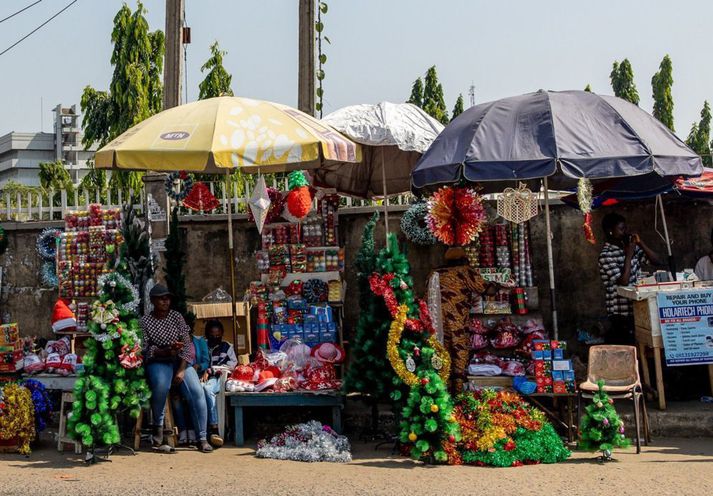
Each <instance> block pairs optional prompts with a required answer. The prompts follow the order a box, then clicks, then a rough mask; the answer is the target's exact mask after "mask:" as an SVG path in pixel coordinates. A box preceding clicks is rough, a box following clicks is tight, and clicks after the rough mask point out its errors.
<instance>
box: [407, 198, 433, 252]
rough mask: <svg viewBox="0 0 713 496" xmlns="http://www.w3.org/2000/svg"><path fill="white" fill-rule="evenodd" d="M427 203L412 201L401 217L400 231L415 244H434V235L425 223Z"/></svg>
mask: <svg viewBox="0 0 713 496" xmlns="http://www.w3.org/2000/svg"><path fill="white" fill-rule="evenodd" d="M427 213H428V204H427V203H426V202H418V203H414V204H413V205H411V206H410V207H409V209H408V210H406V212H404V215H403V217H401V231H403V233H404V234H405V235H406V239H408V240H409V241H411V242H412V243H415V244H417V245H433V244H436V241H437V240H436V237H435V236H434V235H433V233H432V232H431V230H430V229H429V228H428V226H427V225H426V214H427Z"/></svg>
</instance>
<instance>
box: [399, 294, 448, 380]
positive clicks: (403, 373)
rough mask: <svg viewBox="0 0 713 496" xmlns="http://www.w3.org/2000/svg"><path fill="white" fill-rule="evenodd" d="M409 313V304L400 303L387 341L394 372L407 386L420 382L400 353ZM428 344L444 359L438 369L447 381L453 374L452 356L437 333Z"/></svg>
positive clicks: (429, 339) (442, 377) (439, 373)
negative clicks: (439, 339)
mask: <svg viewBox="0 0 713 496" xmlns="http://www.w3.org/2000/svg"><path fill="white" fill-rule="evenodd" d="M407 313H408V306H406V305H399V307H398V310H397V311H396V317H395V318H394V320H392V321H391V327H390V328H389V337H388V340H387V342H386V356H387V357H388V358H389V362H390V363H391V366H392V367H393V369H394V372H396V375H397V376H399V377H400V378H401V380H402V381H404V383H405V384H406V385H407V386H411V387H413V386H416V385H417V384H418V382H419V381H418V376H417V375H416V374H414V373H413V372H409V370H408V369H407V368H406V365H405V364H404V361H403V360H402V359H401V355H400V354H399V343H400V342H401V335H402V334H403V332H404V327H405V326H406V314H407ZM428 344H429V345H430V346H431V347H432V348H433V349H434V350H435V352H436V354H437V355H438V356H439V358H441V360H443V367H441V370H439V371H438V375H439V376H440V377H441V379H442V380H443V382H445V383H447V382H448V378H449V377H450V374H451V356H450V354H449V353H448V351H447V350H446V349H445V347H444V346H443V345H442V344H441V342H440V341H438V339H437V338H436V336H435V335H433V336H431V337H430V338H428Z"/></svg>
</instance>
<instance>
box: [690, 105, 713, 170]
mask: <svg viewBox="0 0 713 496" xmlns="http://www.w3.org/2000/svg"><path fill="white" fill-rule="evenodd" d="M710 135H711V107H710V105H709V104H708V101H707V100H706V101H705V102H703V109H702V110H701V120H700V122H698V123H696V122H694V123H693V125H692V126H691V132H690V133H689V134H688V138H687V139H686V144H687V145H688V146H690V147H691V149H692V150H693V151H694V152H696V153H697V154H698V155H700V156H701V158H702V159H703V165H704V166H705V167H710V166H711V165H712V164H713V160H711V136H710Z"/></svg>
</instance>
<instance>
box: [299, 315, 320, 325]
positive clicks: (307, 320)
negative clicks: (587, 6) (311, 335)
mask: <svg viewBox="0 0 713 496" xmlns="http://www.w3.org/2000/svg"><path fill="white" fill-rule="evenodd" d="M302 322H303V323H304V324H305V325H307V324H316V323H317V322H318V320H317V316H316V315H313V314H310V313H308V314H305V315H304V318H303V319H302Z"/></svg>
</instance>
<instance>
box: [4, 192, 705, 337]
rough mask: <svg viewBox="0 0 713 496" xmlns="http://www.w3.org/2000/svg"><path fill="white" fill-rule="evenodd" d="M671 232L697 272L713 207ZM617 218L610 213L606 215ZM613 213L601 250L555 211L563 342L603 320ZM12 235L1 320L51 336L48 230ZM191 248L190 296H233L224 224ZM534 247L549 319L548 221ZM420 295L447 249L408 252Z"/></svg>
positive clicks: (650, 238)
mask: <svg viewBox="0 0 713 496" xmlns="http://www.w3.org/2000/svg"><path fill="white" fill-rule="evenodd" d="M616 210H617V211H618V212H620V213H622V214H623V215H625V216H626V217H627V219H628V223H629V225H630V227H631V230H632V231H635V232H639V233H640V234H641V236H642V238H643V239H644V240H645V241H646V242H647V243H648V244H649V245H650V246H651V247H652V248H654V249H655V250H658V251H659V252H660V253H662V254H663V253H664V244H663V242H662V241H661V240H660V239H659V237H658V236H657V234H656V233H655V232H654V206H653V202H648V203H641V204H627V205H625V206H623V207H621V208H617V209H616ZM666 210H667V215H668V221H669V231H670V233H671V238H672V239H673V240H674V251H675V254H677V255H678V256H679V260H680V262H679V267H684V266H685V267H692V266H693V265H694V264H695V261H696V260H697V258H698V257H699V256H700V255H702V254H705V253H707V252H708V251H709V249H710V231H711V227H712V226H713V215H712V214H713V207H712V206H710V205H708V204H707V203H703V202H690V201H687V202H671V203H668V204H667V205H666ZM607 211H611V210H607ZM604 213H606V211H600V212H595V214H594V226H595V232H596V235H597V240H598V243H597V245H590V244H589V243H587V242H586V241H585V239H584V236H583V234H582V229H581V223H582V216H581V214H580V213H579V211H577V210H574V209H572V208H570V207H566V206H561V205H560V206H556V207H554V208H553V211H552V226H553V234H554V256H555V264H556V286H557V295H558V305H559V313H560V321H561V326H560V327H561V334H562V336H564V337H567V336H570V335H572V334H573V333H574V332H575V330H576V326H577V325H578V324H585V325H587V324H590V323H591V322H592V321H593V320H595V319H597V318H599V317H601V316H602V315H603V313H604V301H603V291H602V287H601V283H600V281H599V274H598V268H597V257H598V254H599V250H600V248H601V242H602V239H603V236H602V233H601V229H600V228H599V225H600V222H601V217H602V215H603V214H604ZM369 217H370V214H349V215H344V214H343V215H341V216H340V236H341V238H342V242H343V244H344V245H345V246H346V265H347V272H346V280H347V283H348V286H349V288H351V291H349V292H348V297H347V304H346V306H345V308H346V324H347V326H348V329H347V336H348V335H349V328H350V327H351V323H353V322H356V318H357V316H358V311H359V309H358V304H357V294H356V293H355V288H356V272H355V268H354V258H355V255H356V252H357V250H358V249H359V245H360V240H361V233H362V230H363V227H364V224H365V223H366V222H367V220H368V219H369ZM399 217H400V214H398V213H394V214H392V215H391V217H390V218H391V230H392V231H393V232H398V233H399V237H400V238H401V239H403V236H402V235H401V233H400V229H399V227H398V219H399ZM4 227H5V228H6V229H7V232H8V235H9V241H10V245H9V248H8V251H7V252H6V253H5V255H3V256H2V257H0V264H1V265H2V266H3V267H4V278H3V292H2V300H1V305H0V313H1V312H5V311H7V312H9V313H10V315H11V317H12V318H13V319H14V320H17V321H18V322H19V323H20V326H21V327H20V328H21V330H22V332H23V334H30V333H32V334H39V335H45V336H48V335H50V330H49V329H50V328H49V319H50V314H51V311H52V304H53V302H54V299H55V298H56V292H55V291H52V290H47V289H42V288H41V287H40V283H39V277H38V272H39V267H40V260H39V257H38V256H37V254H36V252H35V240H36V238H37V234H38V233H39V231H40V228H41V226H39V225H33V224H17V225H5V226H4ZM182 227H183V228H184V229H185V234H186V236H185V243H186V247H187V251H188V259H187V264H186V274H187V278H186V282H187V292H188V294H189V295H190V296H191V297H192V298H194V299H197V300H199V299H201V298H202V297H203V296H204V295H205V294H207V293H208V292H210V291H212V290H213V289H215V288H217V287H218V286H222V287H223V288H224V289H226V290H229V289H230V278H229V264H228V262H229V259H228V256H227V232H226V225H225V221H214V220H213V221H211V220H201V221H185V222H183V224H182ZM234 234H235V246H236V259H237V260H236V274H237V290H238V291H239V293H241V294H242V292H244V291H245V290H246V289H247V288H248V285H249V282H250V281H251V280H254V279H256V278H257V277H258V272H257V269H256V267H255V261H254V258H253V254H254V252H255V251H256V250H257V249H259V246H260V239H259V236H258V233H257V230H256V229H255V227H254V225H253V224H249V223H247V222H246V221H238V222H236V224H235V232H234ZM383 239H384V227H383V222H382V223H380V224H379V226H378V227H377V230H376V240H377V243H380V242H383ZM532 247H533V259H534V260H533V261H534V273H535V278H536V283H537V284H538V286H539V288H540V301H541V303H542V305H541V306H542V308H543V312H544V313H545V314H547V312H548V309H549V296H548V290H547V288H548V279H547V255H546V250H545V222H544V216H543V215H539V216H538V217H537V218H535V219H534V220H533V221H532ZM406 250H407V253H408V257H409V260H410V262H411V265H412V273H413V276H414V279H415V281H416V290H417V292H419V293H421V294H422V293H423V292H424V289H425V282H426V279H427V277H428V274H429V272H430V271H431V270H432V269H433V268H434V267H437V266H439V265H440V263H441V261H442V259H443V253H444V251H445V250H444V248H443V247H442V246H434V247H425V248H424V247H419V246H415V245H412V244H408V245H406Z"/></svg>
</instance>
